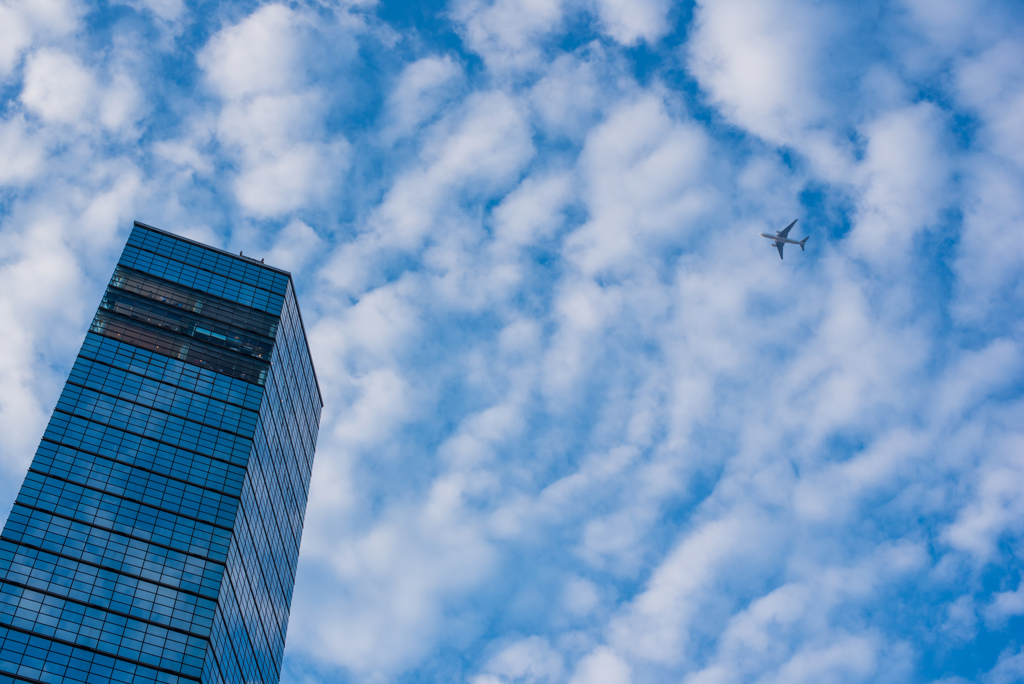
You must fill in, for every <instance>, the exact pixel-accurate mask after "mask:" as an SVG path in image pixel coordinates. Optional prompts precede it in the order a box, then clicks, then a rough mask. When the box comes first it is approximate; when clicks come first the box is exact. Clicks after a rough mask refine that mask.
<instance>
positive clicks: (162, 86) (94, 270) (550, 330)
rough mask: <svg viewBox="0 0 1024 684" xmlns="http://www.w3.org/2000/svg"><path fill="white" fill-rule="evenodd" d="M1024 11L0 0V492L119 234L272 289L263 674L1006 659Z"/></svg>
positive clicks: (709, 671)
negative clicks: (274, 537) (304, 344)
mask: <svg viewBox="0 0 1024 684" xmlns="http://www.w3.org/2000/svg"><path fill="white" fill-rule="evenodd" d="M1022 29H1024V10H1022V8H1021V6H1020V4H1019V3H1014V2H985V1H982V2H959V1H958V0H929V1H927V2H926V1H925V0H902V1H894V2H866V3H846V4H841V3H820V2H811V1H809V0H721V1H720V2H703V3H697V4H681V3H677V4H673V3H670V2H668V1H667V0H629V1H628V2H627V1H626V0H495V1H494V2H491V1H490V0H450V1H449V2H430V3H402V2H390V1H383V2H377V3H374V2H372V1H367V2H351V3H349V2H328V1H323V2H310V3H308V4H307V3H300V2H295V3H267V4H261V3H257V2H237V3H230V2H227V3H211V2H203V3H192V2H186V1H185V0H121V1H117V2H114V1H111V2H102V3H93V4H89V3H84V2H78V1H77V0H2V1H0V97H2V99H3V103H2V108H0V283H2V284H3V285H2V287H0V312H2V316H0V321H2V323H0V325H2V326H3V329H2V333H0V433H2V434H3V435H4V439H3V440H2V442H0V467H2V469H3V478H2V480H0V482H2V484H0V498H2V502H0V503H2V506H0V508H5V509H7V508H8V507H9V506H10V504H11V502H12V501H13V498H14V495H15V493H16V489H17V486H18V484H19V483H20V481H21V478H22V477H23V474H24V471H25V468H26V467H27V465H28V462H29V460H30V459H31V456H32V454H33V452H34V449H35V445H36V444H37V442H38V440H39V437H40V435H41V434H42V430H43V427H44V425H45V422H46V420H47V418H48V415H49V412H50V410H51V409H52V407H53V405H54V403H55V401H56V398H57V395H58V393H59V390H60V387H61V385H62V383H63V381H64V379H65V377H66V374H67V371H68V369H69V368H70V366H71V363H72V360H73V358H74V356H75V353H76V351H77V348H78V345H79V344H80V341H81V339H82V337H83V335H84V332H85V329H86V327H87V325H88V323H89V320H90V318H91V315H92V312H93V311H94V310H95V306H96V303H97V302H98V301H99V299H100V295H101V292H102V291H103V288H104V286H105V282H106V279H107V278H108V277H109V274H110V272H111V271H112V268H113V264H114V262H115V260H116V257H117V255H118V254H119V252H120V249H121V247H122V245H123V243H124V240H125V238H126V236H127V233H128V231H129V229H130V226H131V222H132V220H133V219H137V220H140V221H143V222H146V223H149V224H152V225H155V226H158V227H161V228H164V229H167V230H170V231H174V232H177V233H180V234H184V235H187V236H190V237H193V238H196V239H199V240H202V241H205V242H207V243H210V244H214V245H218V246H221V247H224V248H226V249H231V250H244V251H245V253H246V254H251V255H254V256H257V257H265V258H266V260H267V262H268V263H272V264H275V265H277V266H281V267H284V268H288V269H291V270H292V271H293V272H294V273H295V275H296V282H297V286H298V289H299V294H300V301H301V302H302V306H303V314H304V316H305V321H306V326H307V329H308V332H309V335H310V342H311V347H312V351H313V356H314V361H315V363H316V367H317V372H318V375H319V378H320V383H321V385H322V387H323V393H324V399H325V402H326V406H325V410H324V414H323V421H322V424H321V431H320V440H319V446H318V450H317V457H316V466H315V469H314V473H313V484H312V489H311V499H310V506H309V511H308V514H307V519H306V528H305V536H304V539H303V546H302V556H301V561H300V569H299V576H298V583H297V587H296V593H295V600H294V604H293V608H292V616H291V623H290V627H289V641H288V651H287V656H286V660H285V666H284V673H283V681H285V682H288V683H289V684H299V683H306V682H357V683H364V682H365V683H374V684H376V683H382V682H396V683H397V682H420V681H424V682H426V681H431V682H433V681H458V682H467V683H468V684H513V683H514V684H555V683H562V682H565V683H567V684H591V683H593V684H626V683H634V684H647V683H659V682H672V683H681V684H718V683H726V682H759V683H760V682H763V683H765V684H767V683H770V682H786V683H791V682H890V681H891V682H897V681H898V682H943V683H944V684H954V683H956V682H982V683H985V684H1002V683H1005V682H1015V681H1021V680H1024V651H1022V648H1021V640H1020V635H1021V628H1022V626H1024V619H1022V618H1024V586H1022V585H1021V570H1022V567H1024V564H1022V559H1024V431H1022V427H1021V426H1022V425H1024V397H1022V389H1024V384H1022V373H1024V357H1022V349H1021V344H1022V342H1021V341H1022V340H1024V335H1022V332H1024V330H1022V314H1021V311H1024V307H1022V304H1024V289H1022V288H1024V285H1022V281H1021V275H1020V274H1021V273H1022V272H1024V229H1022V222H1024V193H1022V192H1021V188H1022V180H1024V126H1022V125H1021V122H1022V121H1024V42H1022V41H1021V35H1022ZM793 218H799V219H800V222H799V223H798V224H797V227H796V228H795V229H794V235H796V236H799V237H803V236H810V240H809V242H808V245H807V247H808V248H807V251H806V252H804V253H801V252H800V251H799V250H796V249H793V248H792V247H790V248H789V249H788V250H787V256H786V259H785V260H784V261H780V260H779V259H778V257H777V255H776V253H775V250H774V249H773V248H772V247H771V245H770V244H769V243H768V242H767V241H766V240H764V239H762V238H759V237H757V233H758V232H762V231H769V230H777V229H779V228H781V227H782V226H784V225H786V224H787V223H789V222H790V221H791V220H792V219H793Z"/></svg>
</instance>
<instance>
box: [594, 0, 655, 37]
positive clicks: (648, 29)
mask: <svg viewBox="0 0 1024 684" xmlns="http://www.w3.org/2000/svg"><path fill="white" fill-rule="evenodd" d="M670 7H671V6H670V4H669V3H668V2H667V0H632V1H626V0H597V14H598V16H599V17H600V18H601V23H602V25H603V27H604V30H605V32H606V33H607V34H608V35H610V36H611V37H612V38H614V39H615V40H617V41H618V42H620V43H622V44H623V45H635V44H636V43H638V42H640V41H647V42H650V43H653V42H655V41H657V40H658V39H659V38H661V37H662V36H663V35H665V33H667V32H668V29H669V26H668V11H669V9H670Z"/></svg>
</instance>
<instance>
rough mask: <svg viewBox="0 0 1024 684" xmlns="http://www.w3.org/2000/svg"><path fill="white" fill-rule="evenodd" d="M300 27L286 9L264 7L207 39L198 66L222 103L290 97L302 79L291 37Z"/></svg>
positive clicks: (295, 46)
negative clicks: (247, 98) (251, 97)
mask: <svg viewBox="0 0 1024 684" xmlns="http://www.w3.org/2000/svg"><path fill="white" fill-rule="evenodd" d="M301 21H302V20H301V18H300V17H299V16H298V15H297V14H296V12H295V11H294V10H291V9H289V8H288V7H286V6H284V5H276V4H270V5H265V6H263V7H261V8H260V9H258V10H256V11H255V12H253V13H252V14H251V15H249V16H248V17H246V18H245V19H243V20H242V21H240V22H239V23H238V24H235V25H234V26H228V27H227V28H225V29H223V30H222V31H221V32H220V33H218V34H217V35H215V36H214V37H213V38H212V39H210V42H209V43H208V44H207V46H206V48H205V49H204V50H203V51H202V53H200V55H199V59H198V61H199V65H200V66H201V67H202V68H203V69H204V70H205V71H206V77H207V78H208V79H209V80H210V83H211V85H212V86H213V87H214V88H215V89H216V90H217V92H219V93H220V94H221V95H222V96H223V97H224V98H225V99H240V98H242V97H245V96H246V95H261V94H268V93H289V92H292V91H293V90H295V88H296V86H297V85H300V84H301V81H302V80H303V78H304V74H303V73H302V72H303V66H302V63H301V59H300V55H299V46H298V44H297V41H298V36H297V35H296V31H295V29H296V26H297V25H298V24H299V23H300V22H301Z"/></svg>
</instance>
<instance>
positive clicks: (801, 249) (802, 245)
mask: <svg viewBox="0 0 1024 684" xmlns="http://www.w3.org/2000/svg"><path fill="white" fill-rule="evenodd" d="M810 237H811V236H810V235H808V236H807V237H805V238H804V239H803V240H801V241H800V251H801V252H802V251H804V244H806V242H807V240H808V239H809V238H810Z"/></svg>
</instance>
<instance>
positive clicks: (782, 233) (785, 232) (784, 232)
mask: <svg viewBox="0 0 1024 684" xmlns="http://www.w3.org/2000/svg"><path fill="white" fill-rule="evenodd" d="M799 220H800V219H796V221H793V222H792V223H790V224H789V225H788V226H786V227H785V228H783V229H782V230H780V231H779V235H780V236H782V237H789V231H791V230H792V229H793V226H795V225H796V222H797V221H799ZM780 254H781V252H780Z"/></svg>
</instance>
